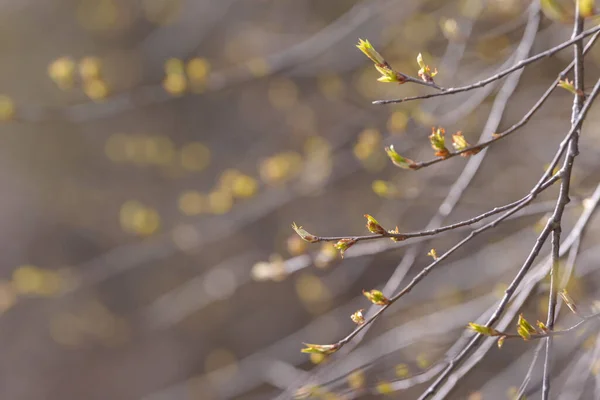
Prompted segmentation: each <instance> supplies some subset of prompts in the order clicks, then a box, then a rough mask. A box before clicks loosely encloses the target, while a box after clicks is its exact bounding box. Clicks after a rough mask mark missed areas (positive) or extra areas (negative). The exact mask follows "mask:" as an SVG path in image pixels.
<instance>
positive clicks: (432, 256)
mask: <svg viewBox="0 0 600 400" xmlns="http://www.w3.org/2000/svg"><path fill="white" fill-rule="evenodd" d="M427 255H428V256H429V257H431V258H433V259H434V260H437V259H438V255H437V251H435V249H431V250H429V253H427Z"/></svg>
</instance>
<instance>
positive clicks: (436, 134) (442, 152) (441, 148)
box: [429, 127, 450, 158]
mask: <svg viewBox="0 0 600 400" xmlns="http://www.w3.org/2000/svg"><path fill="white" fill-rule="evenodd" d="M445 134H446V131H445V130H444V128H442V127H438V128H437V129H435V127H433V128H431V135H429V142H431V147H432V148H433V150H435V156H436V157H442V158H446V157H448V156H449V155H450V152H449V151H448V149H447V148H446V138H445V137H444V135H445Z"/></svg>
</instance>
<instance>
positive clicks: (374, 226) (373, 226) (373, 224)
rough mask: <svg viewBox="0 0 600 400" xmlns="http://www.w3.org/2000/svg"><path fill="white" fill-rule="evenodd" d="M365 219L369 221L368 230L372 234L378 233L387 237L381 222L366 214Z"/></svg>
mask: <svg viewBox="0 0 600 400" xmlns="http://www.w3.org/2000/svg"><path fill="white" fill-rule="evenodd" d="M365 218H366V219H367V229H368V230H369V232H371V233H376V234H378V235H385V233H386V230H385V229H383V227H382V226H381V225H379V222H377V220H376V219H375V218H373V217H372V216H370V215H369V214H365Z"/></svg>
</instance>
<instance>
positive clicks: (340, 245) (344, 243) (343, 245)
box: [333, 238, 356, 258]
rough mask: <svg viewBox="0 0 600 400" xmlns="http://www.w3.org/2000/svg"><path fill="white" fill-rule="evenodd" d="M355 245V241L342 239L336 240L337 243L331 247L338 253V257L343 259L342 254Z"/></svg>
mask: <svg viewBox="0 0 600 400" xmlns="http://www.w3.org/2000/svg"><path fill="white" fill-rule="evenodd" d="M354 243H356V239H350V238H344V239H340V240H338V242H337V243H336V244H335V245H334V246H333V247H335V248H336V249H338V250H339V251H340V255H341V256H342V258H344V252H345V251H346V250H348V249H349V248H350V247H352V246H353V245H354Z"/></svg>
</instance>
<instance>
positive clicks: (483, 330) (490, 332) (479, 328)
mask: <svg viewBox="0 0 600 400" xmlns="http://www.w3.org/2000/svg"><path fill="white" fill-rule="evenodd" d="M469 329H471V330H472V331H474V332H477V333H480V334H482V335H484V336H497V335H498V331H497V330H495V329H494V328H492V327H489V326H485V325H479V324H476V323H474V322H469Z"/></svg>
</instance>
